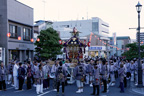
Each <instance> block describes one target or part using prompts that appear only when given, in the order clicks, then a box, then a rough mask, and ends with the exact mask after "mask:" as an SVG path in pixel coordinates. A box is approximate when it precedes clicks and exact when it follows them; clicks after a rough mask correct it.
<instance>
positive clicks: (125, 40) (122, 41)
mask: <svg viewBox="0 0 144 96" xmlns="http://www.w3.org/2000/svg"><path fill="white" fill-rule="evenodd" d="M109 38H110V45H111V46H113V47H110V56H121V54H122V53H123V52H125V51H127V48H126V45H127V44H129V43H131V39H130V37H129V36H120V37H116V45H114V42H113V37H109ZM116 47H117V48H116Z"/></svg>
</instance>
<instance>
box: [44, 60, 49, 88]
mask: <svg viewBox="0 0 144 96" xmlns="http://www.w3.org/2000/svg"><path fill="white" fill-rule="evenodd" d="M43 72H44V80H43V88H44V90H46V89H49V81H50V77H49V74H50V66H49V61H47V62H46V63H45V64H44V66H43Z"/></svg>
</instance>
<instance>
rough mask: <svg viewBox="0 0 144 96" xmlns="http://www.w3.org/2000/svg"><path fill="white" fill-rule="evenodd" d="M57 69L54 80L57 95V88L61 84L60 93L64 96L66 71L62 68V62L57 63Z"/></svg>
mask: <svg viewBox="0 0 144 96" xmlns="http://www.w3.org/2000/svg"><path fill="white" fill-rule="evenodd" d="M59 65H60V66H59V67H58V68H57V70H56V74H55V76H56V80H57V93H58V94H59V86H60V83H62V93H63V94H64V87H65V79H66V69H65V68H64V67H62V61H60V62H59Z"/></svg>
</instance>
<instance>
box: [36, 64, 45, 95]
mask: <svg viewBox="0 0 144 96" xmlns="http://www.w3.org/2000/svg"><path fill="white" fill-rule="evenodd" d="M36 77H37V82H36V83H37V85H36V93H37V94H40V93H43V77H44V73H43V70H42V65H39V70H37V71H36Z"/></svg>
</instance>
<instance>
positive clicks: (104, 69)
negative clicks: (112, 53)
mask: <svg viewBox="0 0 144 96" xmlns="http://www.w3.org/2000/svg"><path fill="white" fill-rule="evenodd" d="M107 70H108V69H107V66H106V60H105V59H104V60H102V66H101V73H100V74H101V75H102V81H103V84H104V91H102V92H103V93H106V92H107Z"/></svg>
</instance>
